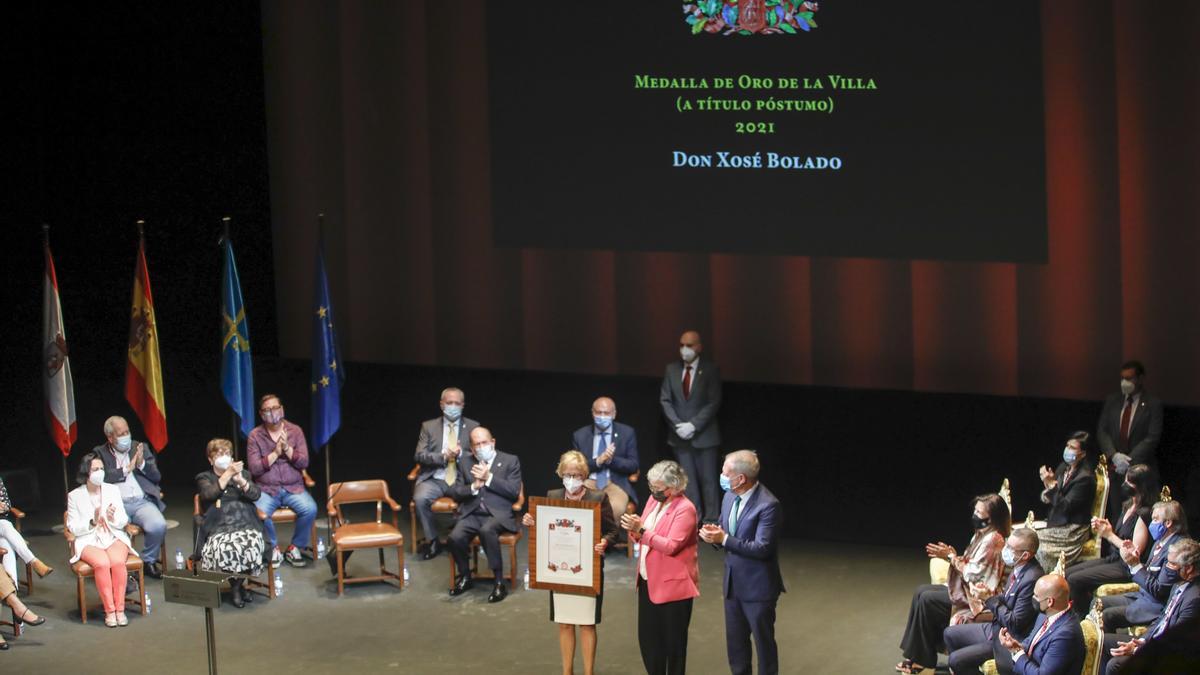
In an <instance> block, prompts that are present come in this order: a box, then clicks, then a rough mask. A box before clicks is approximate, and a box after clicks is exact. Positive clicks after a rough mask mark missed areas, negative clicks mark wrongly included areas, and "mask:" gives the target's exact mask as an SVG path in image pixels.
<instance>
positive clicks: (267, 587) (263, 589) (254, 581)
mask: <svg viewBox="0 0 1200 675" xmlns="http://www.w3.org/2000/svg"><path fill="white" fill-rule="evenodd" d="M256 510H257V509H256ZM257 511H258V519H259V520H266V519H267V514H265V513H263V512H262V511H261V510H257ZM203 521H204V514H202V513H200V495H192V540H193V541H194V540H195V539H196V531H197V530H198V529H199V527H200V525H201V523H202V522H203ZM263 557H264V558H266V567H265V571H264V572H263V574H265V575H266V581H262V580H261V579H262V577H261V576H259V577H256V576H252V575H249V574H246V575H242V576H243V578H245V580H246V585H245V587H244V588H245V589H246V590H248V591H251V592H254V593H258V594H259V595H262V596H265V597H267V598H270V599H271V600H274V599H275V584H273V583H271V582H272V580H273V579H274V578H275V563H273V562H272V561H271V555H270V552H267V554H266V555H264V556H263ZM194 563H195V561H194V560H192V558H191V557H190V556H189V557H188V558H187V559H186V560H185V562H184V564H185V565H186V566H187V569H188V571H189V572H190V571H191V570H192V568H193V567H194V566H195V565H194Z"/></svg>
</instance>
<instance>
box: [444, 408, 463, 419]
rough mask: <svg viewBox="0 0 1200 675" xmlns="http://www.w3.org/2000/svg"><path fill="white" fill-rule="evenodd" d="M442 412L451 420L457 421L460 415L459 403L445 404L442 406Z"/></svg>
mask: <svg viewBox="0 0 1200 675" xmlns="http://www.w3.org/2000/svg"><path fill="white" fill-rule="evenodd" d="M442 414H443V415H445V416H446V419H448V420H450V421H451V422H457V421H458V418H459V417H462V406H461V405H445V406H442Z"/></svg>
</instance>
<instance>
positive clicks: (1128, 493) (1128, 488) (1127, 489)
mask: <svg viewBox="0 0 1200 675" xmlns="http://www.w3.org/2000/svg"><path fill="white" fill-rule="evenodd" d="M1136 494H1137V488H1135V487H1133V486H1132V485H1130V484H1129V483H1121V496H1122V497H1125V498H1126V499H1128V498H1130V497H1133V496H1134V495H1136Z"/></svg>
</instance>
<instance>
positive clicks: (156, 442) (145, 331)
mask: <svg viewBox="0 0 1200 675" xmlns="http://www.w3.org/2000/svg"><path fill="white" fill-rule="evenodd" d="M125 399H126V400H128V401H129V405H131V406H133V410H134V412H136V413H137V415H138V418H139V419H141V420H142V427H143V428H144V429H145V430H146V438H147V439H149V440H150V445H153V446H154V449H155V450H156V451H158V452H162V449H163V448H165V447H166V446H167V407H166V404H165V400H164V399H163V384H162V361H161V360H160V359H159V358H158V325H157V324H156V322H155V319H154V298H153V296H151V295H150V272H149V270H148V269H147V268H146V242H145V240H144V239H142V238H140V237H139V238H138V253H137V268H136V269H135V270H134V273H133V310H132V311H131V312H130V318H129V360H128V361H127V362H126V363H125Z"/></svg>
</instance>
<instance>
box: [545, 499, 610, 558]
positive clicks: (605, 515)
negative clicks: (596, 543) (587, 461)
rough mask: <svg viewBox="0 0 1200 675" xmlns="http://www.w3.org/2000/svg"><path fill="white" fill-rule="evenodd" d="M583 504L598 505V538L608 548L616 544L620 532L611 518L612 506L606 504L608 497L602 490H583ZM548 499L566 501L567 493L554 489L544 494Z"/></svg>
mask: <svg viewBox="0 0 1200 675" xmlns="http://www.w3.org/2000/svg"><path fill="white" fill-rule="evenodd" d="M583 490H584V492H583V499H581V500H579V501H583V502H596V503H599V504H600V538H601V539H605V540H607V541H608V546H609V548H612V545H613V544H615V543H617V539H619V538H620V536H621V535H620V531H619V530H618V529H617V519H616V518H614V517H613V510H612V505H611V504H609V503H608V495H606V494H604V492H603V491H602V490H591V489H588V488H584V489H583ZM546 497H547V498H548V499H566V498H567V491H566V490H564V489H563V488H555V489H553V490H551V491H549V492H547V493H546Z"/></svg>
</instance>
